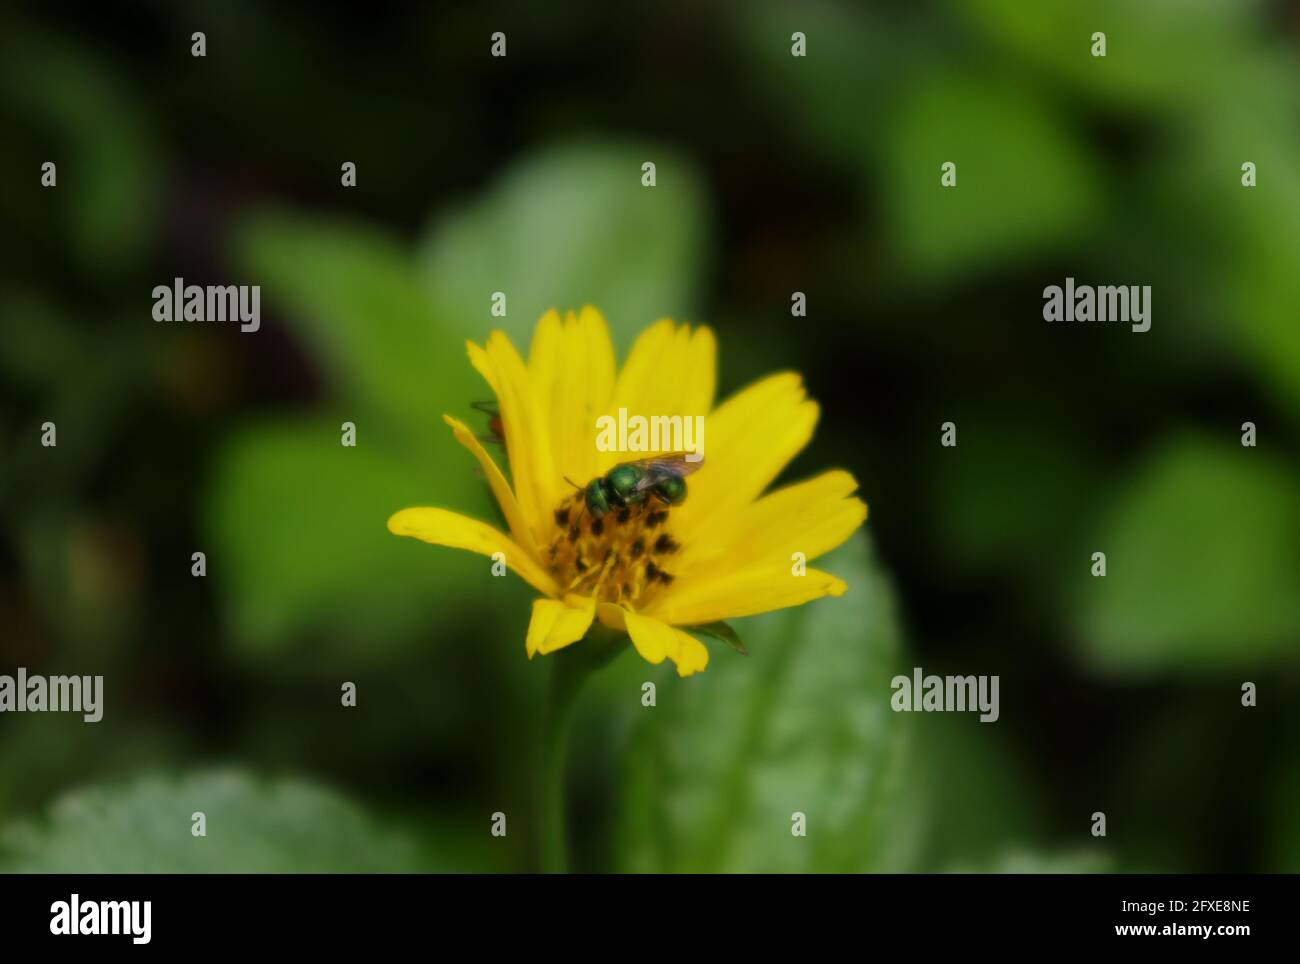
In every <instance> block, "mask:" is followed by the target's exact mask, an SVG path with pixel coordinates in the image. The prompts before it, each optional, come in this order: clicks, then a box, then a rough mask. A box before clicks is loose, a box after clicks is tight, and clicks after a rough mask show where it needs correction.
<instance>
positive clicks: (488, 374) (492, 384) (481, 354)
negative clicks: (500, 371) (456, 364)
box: [465, 341, 501, 400]
mask: <svg viewBox="0 0 1300 964" xmlns="http://www.w3.org/2000/svg"><path fill="white" fill-rule="evenodd" d="M465 348H466V350H467V351H468V352H469V363H470V364H471V365H473V366H474V371H476V372H478V373H479V374H480V375H482V376H483V381H485V382H487V383H488V388H490V389H492V394H493V395H495V396H497V398H498V400H499V399H500V397H501V393H500V392H499V391H497V376H496V372H494V371H493V370H492V362H491V361H490V360H489V359H488V356H487V352H485V351H484V350H483V349H482V348H480V347H479V346H478V345H476V344H474V343H473V342H472V341H467V342H465Z"/></svg>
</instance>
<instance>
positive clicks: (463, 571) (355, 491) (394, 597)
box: [205, 420, 502, 657]
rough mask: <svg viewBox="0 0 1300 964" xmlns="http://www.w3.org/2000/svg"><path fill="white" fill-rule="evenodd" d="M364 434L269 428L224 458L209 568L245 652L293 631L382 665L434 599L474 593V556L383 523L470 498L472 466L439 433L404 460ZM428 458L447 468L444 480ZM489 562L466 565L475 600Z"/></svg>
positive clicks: (424, 437) (211, 504)
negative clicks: (352, 442) (318, 634)
mask: <svg viewBox="0 0 1300 964" xmlns="http://www.w3.org/2000/svg"><path fill="white" fill-rule="evenodd" d="M366 433H367V423H366V422H364V421H363V422H362V423H361V424H360V425H359V426H358V444H357V447H356V448H348V447H344V446H342V445H341V444H339V431H338V425H337V424H335V423H329V422H320V421H316V422H313V421H305V420H304V421H297V420H293V421H289V422H286V423H283V424H278V423H274V422H267V423H263V424H262V425H259V426H257V427H255V428H251V429H248V430H246V431H245V432H244V433H243V434H242V435H241V436H239V437H238V438H237V439H236V440H234V441H233V442H232V443H230V444H229V445H228V446H227V448H226V450H225V451H224V453H223V456H222V458H221V460H220V462H219V464H218V466H217V469H216V472H215V474H214V477H213V480H212V491H211V495H210V497H209V499H208V501H207V517H206V519H205V522H206V531H207V532H208V533H209V534H210V546H211V548H210V549H209V551H208V572H209V576H210V577H211V578H213V579H215V580H216V581H217V584H218V585H219V586H220V588H221V591H222V592H223V593H224V594H225V596H226V602H227V611H228V612H229V613H230V614H231V617H232V618H233V621H234V629H235V633H234V634H233V635H234V638H235V641H236V642H237V644H238V645H240V646H242V647H244V649H245V652H249V653H252V652H264V653H271V652H276V651H279V650H280V648H282V647H284V646H287V645H289V644H290V643H292V642H293V641H294V638H295V634H297V633H301V632H304V631H309V630H318V631H319V630H328V631H329V632H330V633H331V634H332V635H333V636H335V637H340V638H342V637H347V636H348V635H349V634H353V635H354V636H355V638H356V639H357V640H362V641H363V645H359V646H355V651H356V652H359V653H364V654H367V655H368V656H370V657H376V656H381V655H384V654H385V653H388V652H391V648H392V647H393V646H394V645H397V644H403V643H405V642H406V641H407V639H408V638H409V635H408V631H410V630H413V629H415V628H416V627H418V626H420V625H431V624H433V623H435V622H441V621H443V620H444V619H445V616H446V610H445V609H444V610H443V611H442V613H439V612H438V610H439V603H440V602H447V601H448V600H447V599H446V598H444V597H450V596H452V595H453V594H459V595H461V596H462V597H463V596H464V595H465V594H466V593H467V591H469V592H471V593H472V587H473V586H474V585H475V582H474V570H475V566H474V563H475V561H476V560H475V559H474V557H472V556H470V555H469V554H467V553H462V552H457V551H455V550H450V549H438V548H435V547H433V546H428V545H425V544H424V543H419V542H416V541H415V540H412V539H399V538H398V537H396V536H394V535H393V534H392V533H390V532H389V531H388V529H387V526H386V522H387V519H388V517H389V516H390V515H391V514H392V513H393V512H396V511H397V510H398V509H402V508H406V507H407V506H413V505H430V504H444V505H451V506H456V505H459V504H462V503H464V502H467V501H471V498H470V492H471V491H472V490H473V489H474V488H475V487H477V486H480V485H481V484H482V483H481V481H480V480H478V479H477V478H476V477H475V476H474V470H473V468H472V466H471V465H470V464H468V463H469V462H470V457H469V456H468V455H467V454H465V453H464V452H462V451H461V450H460V449H459V447H458V446H457V445H456V444H455V442H454V440H452V439H451V438H450V434H449V433H447V432H444V431H442V426H441V425H436V426H435V425H434V424H432V423H431V424H429V425H428V426H426V427H425V428H424V429H422V430H421V431H418V432H417V431H414V430H412V433H411V437H410V441H409V444H410V446H411V448H412V449H413V450H415V451H414V452H412V453H407V454H406V455H403V456H399V455H395V454H393V453H391V452H388V451H387V450H386V449H385V448H384V447H383V446H381V445H378V444H377V443H375V442H373V441H371V440H369V439H367V437H366ZM421 450H423V451H421ZM439 457H441V458H442V459H443V460H444V461H443V464H444V465H447V466H452V467H454V468H453V469H452V470H450V471H448V472H447V473H446V476H447V477H444V478H443V479H441V480H438V476H437V473H436V469H435V468H434V464H435V461H434V460H435V459H437V458H439ZM435 482H436V484H435ZM458 489H459V491H458ZM486 501H487V500H486V498H485V497H483V496H480V497H479V499H478V504H477V505H476V507H475V509H474V510H473V511H472V512H471V513H470V514H473V515H477V516H478V517H479V518H484V519H490V518H491V516H490V514H489V513H488V507H487V505H486ZM489 565H490V564H489V562H488V561H487V560H483V564H482V565H481V566H478V567H477V571H478V575H479V578H480V579H481V580H482V588H483V589H484V591H487V587H488V584H489V583H490V582H492V580H491V577H490V574H489V572H490V571H489ZM466 580H469V581H468V582H466ZM496 583H497V584H498V585H500V584H501V583H502V581H501V580H497V581H496ZM435 615H436V616H437V617H438V618H437V619H435ZM376 626H383V627H384V631H383V632H382V633H378V634H376V633H375V631H374V628H375V627H376ZM426 644H427V639H426Z"/></svg>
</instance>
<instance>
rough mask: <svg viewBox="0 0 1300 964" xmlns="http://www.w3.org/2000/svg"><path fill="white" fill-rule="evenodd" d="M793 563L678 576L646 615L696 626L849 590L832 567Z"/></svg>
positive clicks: (675, 624) (800, 603) (680, 624)
mask: <svg viewBox="0 0 1300 964" xmlns="http://www.w3.org/2000/svg"><path fill="white" fill-rule="evenodd" d="M791 568H792V567H791V566H789V565H785V566H775V567H768V568H762V569H745V570H742V571H740V572H728V573H725V574H722V575H717V576H714V577H713V578H710V579H700V580H692V581H691V582H690V583H685V581H684V580H678V582H676V583H674V584H673V586H672V588H671V589H670V590H669V591H668V592H666V593H664V595H663V596H661V597H659V598H658V599H656V600H655V601H654V602H653V603H651V604H650V606H648V607H647V608H646V610H645V613H644V616H645V617H651V618H653V619H657V620H662V621H663V622H666V623H672V624H673V625H674V626H696V625H700V624H702V623H712V622H717V621H718V620H720V619H733V618H736V617H739V616H753V615H755V614H756V613H765V612H770V611H772V610H774V609H785V608H787V607H789V606H799V605H802V604H803V603H806V602H809V601H811V600H813V599H820V598H821V597H822V596H839V595H842V594H843V593H844V590H845V588H846V586H845V584H844V582H843V580H840V579H837V578H835V577H834V576H832V575H831V574H830V573H827V572H821V571H820V570H817V569H808V570H807V571H806V574H805V575H802V576H796V575H793V574H792V573H791ZM634 641H635V637H634Z"/></svg>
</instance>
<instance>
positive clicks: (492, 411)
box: [469, 402, 501, 415]
mask: <svg viewBox="0 0 1300 964" xmlns="http://www.w3.org/2000/svg"><path fill="white" fill-rule="evenodd" d="M469 407H470V408H472V409H474V411H476V412H482V413H483V414H484V415H500V414H501V407H500V406H499V405H497V403H496V402H470V403H469Z"/></svg>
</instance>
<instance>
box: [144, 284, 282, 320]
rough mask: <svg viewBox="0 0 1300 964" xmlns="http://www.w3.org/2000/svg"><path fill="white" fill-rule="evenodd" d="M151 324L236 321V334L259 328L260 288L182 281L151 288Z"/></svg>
mask: <svg viewBox="0 0 1300 964" xmlns="http://www.w3.org/2000/svg"><path fill="white" fill-rule="evenodd" d="M153 320H154V321H238V322H239V323H240V325H239V330H240V331H257V329H258V328H260V327H261V326H262V286H261V285H187V284H186V283H185V279H184V278H175V279H173V280H172V284H171V285H170V286H168V285H158V286H157V287H155V288H154V289H153Z"/></svg>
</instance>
